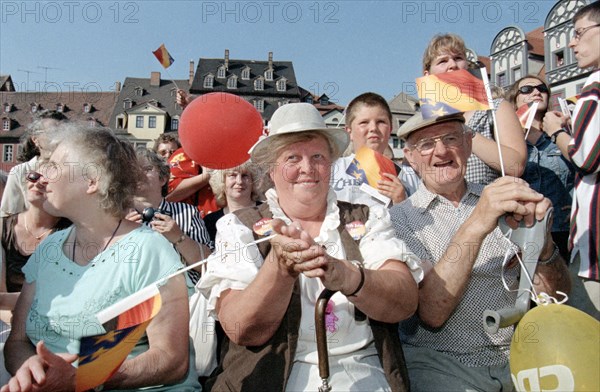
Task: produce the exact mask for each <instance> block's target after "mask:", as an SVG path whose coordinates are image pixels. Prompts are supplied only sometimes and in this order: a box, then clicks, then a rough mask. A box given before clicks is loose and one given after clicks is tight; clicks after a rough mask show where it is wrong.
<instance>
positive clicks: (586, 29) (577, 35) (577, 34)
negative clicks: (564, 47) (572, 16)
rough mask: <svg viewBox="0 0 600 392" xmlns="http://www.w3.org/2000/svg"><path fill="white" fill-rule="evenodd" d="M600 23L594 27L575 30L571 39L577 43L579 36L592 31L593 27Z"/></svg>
mask: <svg viewBox="0 0 600 392" xmlns="http://www.w3.org/2000/svg"><path fill="white" fill-rule="evenodd" d="M599 26H600V23H597V24H595V25H591V26H588V27H581V28H578V29H575V34H574V35H573V39H574V40H577V41H579V39H580V38H581V36H582V35H583V34H584V33H585V32H586V31H588V30H589V29H593V28H594V27H599Z"/></svg>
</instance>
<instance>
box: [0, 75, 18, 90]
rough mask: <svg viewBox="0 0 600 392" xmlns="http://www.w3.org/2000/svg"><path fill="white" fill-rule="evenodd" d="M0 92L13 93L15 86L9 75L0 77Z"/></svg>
mask: <svg viewBox="0 0 600 392" xmlns="http://www.w3.org/2000/svg"><path fill="white" fill-rule="evenodd" d="M6 82H10V83H6ZM0 91H7V92H9V91H15V84H14V83H13V81H12V78H11V77H10V75H0Z"/></svg>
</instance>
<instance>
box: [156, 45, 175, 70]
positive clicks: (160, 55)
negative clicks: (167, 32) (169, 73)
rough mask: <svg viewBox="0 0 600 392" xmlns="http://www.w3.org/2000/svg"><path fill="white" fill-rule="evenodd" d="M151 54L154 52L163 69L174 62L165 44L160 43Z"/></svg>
mask: <svg viewBox="0 0 600 392" xmlns="http://www.w3.org/2000/svg"><path fill="white" fill-rule="evenodd" d="M152 54H154V56H155V57H156V59H157V60H158V62H159V63H160V64H161V65H162V66H163V67H164V68H165V69H167V68H169V67H170V66H171V65H172V64H173V63H174V62H175V60H174V59H173V57H171V55H170V54H169V51H168V50H167V48H166V47H165V44H161V45H160V47H159V48H158V49H156V50H155V51H154V52H152Z"/></svg>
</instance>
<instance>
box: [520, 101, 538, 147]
mask: <svg viewBox="0 0 600 392" xmlns="http://www.w3.org/2000/svg"><path fill="white" fill-rule="evenodd" d="M539 105H540V103H539V102H529V103H526V104H524V105H521V106H520V107H519V109H517V117H519V122H520V123H521V127H523V129H525V139H527V135H529V130H530V129H531V124H533V119H534V118H535V113H536V112H537V108H538V106H539Z"/></svg>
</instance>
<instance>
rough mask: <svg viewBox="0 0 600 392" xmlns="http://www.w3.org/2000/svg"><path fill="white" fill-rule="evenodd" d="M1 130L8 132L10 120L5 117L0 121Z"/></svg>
mask: <svg viewBox="0 0 600 392" xmlns="http://www.w3.org/2000/svg"><path fill="white" fill-rule="evenodd" d="M2 130H3V131H10V118H6V117H5V118H3V119H2Z"/></svg>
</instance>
